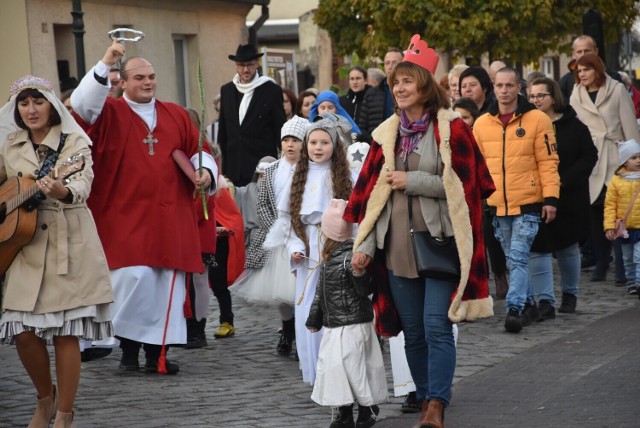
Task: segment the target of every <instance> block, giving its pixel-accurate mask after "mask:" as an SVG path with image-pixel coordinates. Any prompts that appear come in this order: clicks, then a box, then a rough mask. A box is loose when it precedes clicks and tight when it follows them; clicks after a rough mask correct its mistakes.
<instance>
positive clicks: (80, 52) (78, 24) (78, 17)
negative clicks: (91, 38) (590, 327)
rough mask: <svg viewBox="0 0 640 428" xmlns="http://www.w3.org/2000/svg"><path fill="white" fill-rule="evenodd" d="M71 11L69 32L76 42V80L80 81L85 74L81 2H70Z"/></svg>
mask: <svg viewBox="0 0 640 428" xmlns="http://www.w3.org/2000/svg"><path fill="white" fill-rule="evenodd" d="M71 3H72V6H73V9H72V11H71V16H73V24H72V25H71V32H72V33H73V35H74V36H75V40H76V64H77V71H78V79H81V78H82V76H84V74H85V65H84V19H83V18H82V16H83V15H84V12H83V11H82V0H71Z"/></svg>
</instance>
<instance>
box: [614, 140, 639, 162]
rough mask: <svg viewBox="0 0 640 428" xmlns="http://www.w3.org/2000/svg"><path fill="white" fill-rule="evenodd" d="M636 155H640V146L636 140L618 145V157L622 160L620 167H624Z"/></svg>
mask: <svg viewBox="0 0 640 428" xmlns="http://www.w3.org/2000/svg"><path fill="white" fill-rule="evenodd" d="M636 153H640V144H638V142H637V141H636V140H635V139H633V138H632V139H630V140H627V141H625V142H623V143H618V157H619V158H620V162H619V163H618V165H620V166H622V165H624V164H625V163H626V162H627V161H628V160H629V158H630V157H631V156H633V155H635V154H636Z"/></svg>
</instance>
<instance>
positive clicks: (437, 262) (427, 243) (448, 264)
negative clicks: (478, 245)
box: [404, 159, 460, 281]
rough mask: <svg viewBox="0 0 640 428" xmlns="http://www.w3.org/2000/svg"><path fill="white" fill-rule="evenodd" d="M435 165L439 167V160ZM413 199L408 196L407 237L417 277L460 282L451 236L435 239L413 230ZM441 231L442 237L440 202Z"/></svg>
mask: <svg viewBox="0 0 640 428" xmlns="http://www.w3.org/2000/svg"><path fill="white" fill-rule="evenodd" d="M436 165H440V162H439V160H438V161H437V164H436ZM404 167H405V170H406V171H408V161H407V159H405V161H404ZM437 172H438V171H437V170H436V174H437ZM412 199H413V197H412V196H411V195H408V197H407V200H408V202H409V236H410V238H411V244H412V246H413V255H414V257H415V261H416V269H417V270H418V275H419V276H420V277H422V278H433V279H443V280H450V281H459V280H460V256H459V255H458V247H456V240H455V238H454V237H453V236H442V237H435V236H431V234H430V233H429V231H425V232H416V231H414V230H413V204H412ZM437 202H438V207H439V211H440V224H441V225H442V227H441V230H442V233H443V235H444V222H443V221H442V206H441V205H440V200H438V201H437Z"/></svg>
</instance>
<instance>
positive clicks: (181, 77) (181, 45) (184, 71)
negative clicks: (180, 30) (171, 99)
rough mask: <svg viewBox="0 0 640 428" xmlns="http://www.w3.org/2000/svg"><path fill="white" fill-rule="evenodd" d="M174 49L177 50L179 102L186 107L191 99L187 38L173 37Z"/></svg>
mask: <svg viewBox="0 0 640 428" xmlns="http://www.w3.org/2000/svg"><path fill="white" fill-rule="evenodd" d="M173 49H174V52H175V56H174V57H175V62H176V63H175V65H176V85H177V89H178V99H177V101H178V104H180V105H182V106H183V107H186V106H188V105H190V100H189V62H188V57H189V55H188V50H187V39H186V38H185V37H177V38H174V39H173Z"/></svg>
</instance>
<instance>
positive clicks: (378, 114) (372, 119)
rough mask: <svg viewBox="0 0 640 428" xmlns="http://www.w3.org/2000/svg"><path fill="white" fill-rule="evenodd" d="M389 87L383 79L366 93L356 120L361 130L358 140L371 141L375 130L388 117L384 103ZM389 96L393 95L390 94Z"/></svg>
mask: <svg viewBox="0 0 640 428" xmlns="http://www.w3.org/2000/svg"><path fill="white" fill-rule="evenodd" d="M388 89H389V86H387V83H386V81H383V82H382V83H380V84H379V85H378V86H375V87H373V88H370V89H369V90H367V92H366V93H365V94H364V100H363V102H362V108H361V110H360V115H359V116H360V117H359V120H357V121H356V123H357V124H358V128H360V132H361V134H360V137H359V139H358V141H365V142H370V141H371V133H372V132H373V130H374V129H376V128H377V127H378V125H380V124H381V123H382V122H384V121H385V119H387V117H385V115H384V105H385V102H386V99H387V91H388ZM389 96H391V95H390V94H389Z"/></svg>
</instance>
